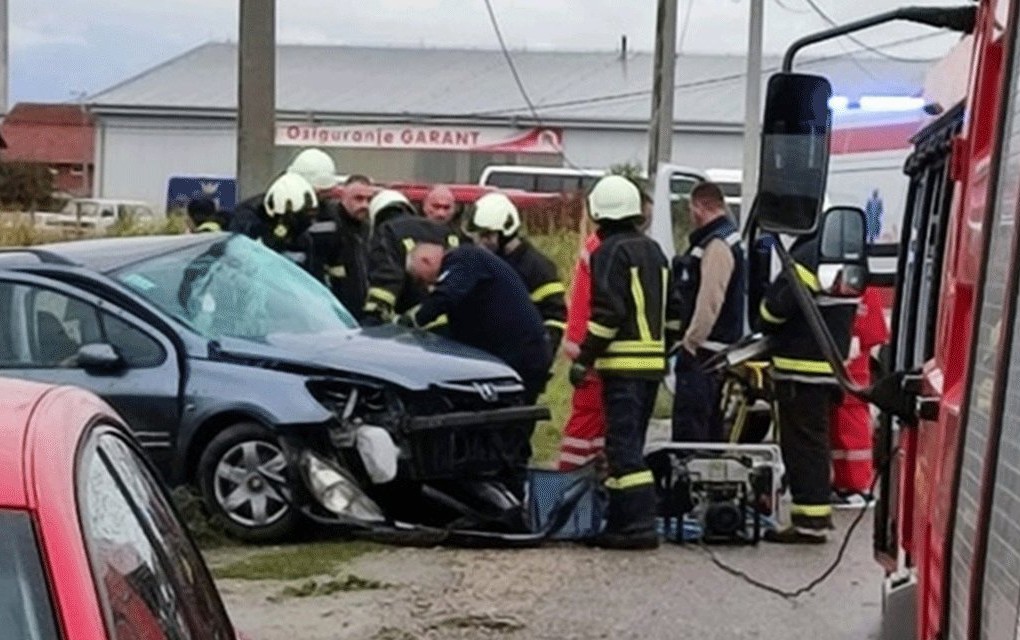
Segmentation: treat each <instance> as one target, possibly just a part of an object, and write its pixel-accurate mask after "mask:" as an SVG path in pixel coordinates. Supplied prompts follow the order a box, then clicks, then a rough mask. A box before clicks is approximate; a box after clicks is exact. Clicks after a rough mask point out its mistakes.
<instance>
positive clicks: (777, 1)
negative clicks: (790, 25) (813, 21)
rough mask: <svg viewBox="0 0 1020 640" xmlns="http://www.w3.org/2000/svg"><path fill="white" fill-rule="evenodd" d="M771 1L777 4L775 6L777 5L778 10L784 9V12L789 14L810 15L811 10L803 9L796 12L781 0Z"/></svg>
mask: <svg viewBox="0 0 1020 640" xmlns="http://www.w3.org/2000/svg"><path fill="white" fill-rule="evenodd" d="M773 1H774V2H775V3H776V4H777V5H779V8H780V9H784V10H786V11H789V12H790V13H798V14H800V15H804V14H807V13H811V10H810V9H804V10H801V11H798V10H797V9H794V8H793V7H791V6H790V5H788V4H786V3H785V2H783V0H773Z"/></svg>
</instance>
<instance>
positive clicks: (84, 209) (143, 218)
mask: <svg viewBox="0 0 1020 640" xmlns="http://www.w3.org/2000/svg"><path fill="white" fill-rule="evenodd" d="M160 218H162V216H161V215H160V214H158V213H157V212H156V209H155V207H153V206H152V205H151V204H149V203H147V202H142V201H140V200H113V199H96V198H74V199H72V200H70V201H68V203H67V204H66V205H64V208H63V209H61V210H60V212H59V213H45V212H37V213H36V214H35V220H36V224H37V225H42V226H45V227H70V228H83V229H91V230H97V231H103V230H105V229H107V228H109V227H111V226H112V225H114V224H116V223H117V222H123V221H128V220H131V221H135V222H152V221H155V220H158V219H160Z"/></svg>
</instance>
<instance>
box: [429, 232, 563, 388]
mask: <svg viewBox="0 0 1020 640" xmlns="http://www.w3.org/2000/svg"><path fill="white" fill-rule="evenodd" d="M442 315H446V316H448V317H449V329H450V336H451V337H452V338H453V339H454V340H456V341H458V342H462V343H464V344H467V345H470V346H472V347H476V348H478V349H482V350H483V351H487V352H488V353H491V354H492V355H494V356H496V357H498V358H500V359H501V360H503V361H504V362H506V363H507V364H508V365H510V367H512V368H513V369H514V370H516V371H517V372H518V373H520V374H521V376H522V377H527V375H528V372H534V371H536V370H544V369H547V368H548V367H549V366H551V365H552V358H553V355H552V347H551V345H550V344H549V338H548V336H547V334H546V331H545V326H544V325H543V324H542V316H541V315H540V314H539V313H538V309H537V308H536V307H535V305H534V303H532V302H531V296H530V294H529V293H528V289H527V286H526V285H525V284H524V281H523V280H522V279H521V277H520V276H519V275H518V274H517V273H516V272H515V271H514V270H513V268H512V267H511V266H510V265H509V264H507V263H506V262H505V261H504V260H502V259H501V258H499V257H498V256H496V255H495V254H494V253H492V252H491V251H489V250H488V249H483V248H482V247H479V246H475V245H465V246H463V247H460V248H457V249H454V250H453V251H450V252H448V253H447V254H446V255H445V256H444V257H443V264H442V268H441V270H440V273H439V279H438V280H437V281H436V284H435V286H434V287H433V289H432V291H431V292H430V293H429V294H428V296H427V297H426V298H425V299H424V300H423V301H422V303H421V306H420V307H419V308H418V309H417V310H416V311H413V312H411V318H412V320H413V321H414V324H415V325H416V326H419V327H426V326H428V325H429V324H431V323H432V322H434V321H435V320H436V319H437V318H439V317H440V316H442Z"/></svg>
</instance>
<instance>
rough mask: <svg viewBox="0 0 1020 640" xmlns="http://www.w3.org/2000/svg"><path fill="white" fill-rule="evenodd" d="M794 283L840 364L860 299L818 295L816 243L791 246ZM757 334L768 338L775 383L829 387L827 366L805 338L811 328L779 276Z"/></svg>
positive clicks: (767, 297) (815, 346)
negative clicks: (817, 314)
mask: <svg viewBox="0 0 1020 640" xmlns="http://www.w3.org/2000/svg"><path fill="white" fill-rule="evenodd" d="M790 255H791V256H792V257H793V259H794V261H795V262H796V270H797V277H798V278H799V279H800V281H801V282H803V283H804V285H805V286H807V288H808V289H809V290H810V291H811V293H812V296H813V297H814V300H815V304H817V305H818V308H819V311H821V315H822V319H823V320H824V321H825V325H826V326H827V327H828V329H829V332H830V333H831V334H832V337H833V339H834V340H835V342H836V346H837V347H839V350H840V354H841V356H842V358H843V359H844V360H846V358H847V356H848V355H849V351H850V334H851V330H852V328H853V322H854V317H855V316H856V315H857V307H858V306H859V305H860V298H841V297H833V296H828V295H825V294H824V293H822V291H821V284H820V282H819V280H818V273H817V270H818V257H817V256H818V240H817V239H815V238H810V239H806V240H802V241H799V242H798V243H797V244H795V245H794V246H793V248H792V249H791V251H790ZM759 313H760V315H761V320H760V329H761V330H762V331H763V332H765V333H768V334H771V335H772V336H773V341H774V342H773V344H774V346H773V350H772V368H773V377H774V378H775V379H776V380H792V381H795V382H805V383H809V384H834V383H835V382H836V379H835V376H834V372H833V370H832V366H831V365H830V364H829V362H828V360H826V359H825V355H824V352H823V351H822V348H821V347H820V346H819V345H818V342H817V341H816V340H815V338H814V336H813V335H812V333H811V327H810V325H809V324H808V322H807V319H806V318H805V317H804V314H803V313H801V311H800V307H798V306H797V300H796V298H794V295H793V290H792V288H791V285H790V282H789V281H788V280H787V278H786V276H785V275H784V274H783V273H780V274H779V276H778V277H777V278H776V279H775V280H774V281H773V282H772V284H771V285H769V287H768V289H766V290H765V294H764V297H763V299H762V301H761V305H760V307H759Z"/></svg>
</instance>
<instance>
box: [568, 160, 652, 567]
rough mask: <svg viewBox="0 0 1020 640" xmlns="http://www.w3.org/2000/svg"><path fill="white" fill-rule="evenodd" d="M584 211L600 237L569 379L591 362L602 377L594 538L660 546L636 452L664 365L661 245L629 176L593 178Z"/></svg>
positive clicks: (581, 376)
mask: <svg viewBox="0 0 1020 640" xmlns="http://www.w3.org/2000/svg"><path fill="white" fill-rule="evenodd" d="M588 213H589V215H590V217H591V218H592V219H593V220H594V221H595V223H596V224H597V225H598V227H599V229H598V234H599V237H600V238H601V240H602V244H601V246H599V247H598V249H597V250H596V251H595V253H594V254H592V256H591V277H592V295H591V319H590V320H589V321H588V331H587V333H586V335H585V337H584V340H583V342H582V343H581V348H580V353H579V354H578V356H577V358H576V359H575V360H574V363H573V364H572V365H571V367H570V382H571V384H572V385H574V386H575V387H577V386H579V385H580V384H581V383H582V382H583V381H584V380H585V379H586V378H587V377H588V374H589V372H590V371H591V370H592V369H594V370H595V371H596V372H597V373H598V374H599V376H600V377H601V378H602V386H603V402H604V406H605V411H606V421H607V430H606V455H607V458H608V465H609V478H608V479H607V480H606V487H607V489H608V492H609V504H608V512H607V518H606V528H605V531H604V532H603V533H602V534H601V535H600V536H599V537H598V538H597V539H596V540H595V541H594V544H596V545H598V546H602V547H606V548H619V549H651V548H655V547H657V546H658V545H659V537H658V534H657V532H656V530H655V506H656V505H655V500H656V498H655V489H654V485H653V478H652V472H651V471H650V470H649V468H648V466H647V465H646V464H645V459H644V453H643V452H644V445H645V434H646V432H647V430H648V421H649V420H650V419H651V416H652V409H653V408H654V405H655V394H656V392H657V390H658V387H659V383H660V382H661V380H662V378H663V375H664V374H665V369H666V347H665V340H666V336H665V330H666V328H665V320H666V316H667V313H666V304H667V298H668V289H667V287H668V284H669V266H668V262H667V260H666V257H665V255H663V253H662V249H660V248H659V246H658V245H657V244H656V243H655V241H653V240H652V239H650V238H648V237H647V236H645V235H644V234H643V233H642V232H641V231H640V229H639V227H640V226H641V224H642V222H643V220H642V206H641V191H640V189H638V188H637V187H636V186H635V185H634V184H633V183H632V182H631V181H629V180H627V179H626V178H624V177H621V176H607V177H604V178H602V179H600V180H599V181H598V182H597V183H596V184H595V187H594V188H593V189H592V191H591V194H590V195H589V197H588Z"/></svg>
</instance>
